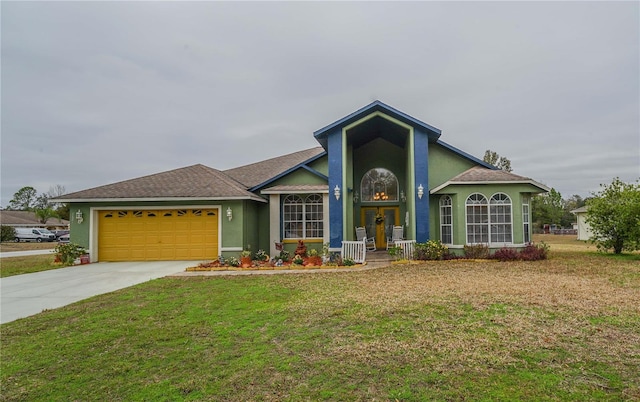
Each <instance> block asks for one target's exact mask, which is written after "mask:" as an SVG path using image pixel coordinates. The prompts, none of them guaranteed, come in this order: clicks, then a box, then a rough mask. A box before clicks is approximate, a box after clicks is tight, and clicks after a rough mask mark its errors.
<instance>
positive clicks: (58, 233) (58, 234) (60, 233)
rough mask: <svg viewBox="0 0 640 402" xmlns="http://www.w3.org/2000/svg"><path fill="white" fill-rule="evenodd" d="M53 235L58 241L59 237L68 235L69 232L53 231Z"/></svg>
mask: <svg viewBox="0 0 640 402" xmlns="http://www.w3.org/2000/svg"><path fill="white" fill-rule="evenodd" d="M53 234H55V235H56V239H60V236H63V235H68V234H69V231H68V230H54V231H53Z"/></svg>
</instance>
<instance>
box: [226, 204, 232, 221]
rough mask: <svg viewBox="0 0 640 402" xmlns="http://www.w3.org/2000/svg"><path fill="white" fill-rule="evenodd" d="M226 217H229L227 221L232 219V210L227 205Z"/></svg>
mask: <svg viewBox="0 0 640 402" xmlns="http://www.w3.org/2000/svg"><path fill="white" fill-rule="evenodd" d="M227 218H228V219H229V222H231V219H233V211H232V210H231V207H227Z"/></svg>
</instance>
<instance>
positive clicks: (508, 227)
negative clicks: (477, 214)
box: [489, 193, 513, 244]
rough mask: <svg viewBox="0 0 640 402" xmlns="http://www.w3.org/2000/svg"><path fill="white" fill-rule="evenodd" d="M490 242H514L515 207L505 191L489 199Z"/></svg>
mask: <svg viewBox="0 0 640 402" xmlns="http://www.w3.org/2000/svg"><path fill="white" fill-rule="evenodd" d="M489 243H503V244H513V208H512V202H511V197H509V196H508V195H507V194H505V193H495V194H493V195H492V196H491V198H490V199H489Z"/></svg>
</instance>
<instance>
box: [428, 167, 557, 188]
mask: <svg viewBox="0 0 640 402" xmlns="http://www.w3.org/2000/svg"><path fill="white" fill-rule="evenodd" d="M461 184H462V185H464V184H530V185H532V186H534V187H537V188H539V189H540V190H542V192H547V191H549V190H550V189H549V188H548V187H547V186H545V185H544V184H542V183H538V182H537V181H535V180H533V179H530V178H528V177H524V176H519V175H517V174H513V173H510V172H506V171H504V170H501V169H489V168H486V167H484V166H474V167H472V168H470V169H467V170H465V171H464V172H462V173H460V174H459V175H457V176H455V177H453V178H452V179H451V180H449V181H447V182H446V183H443V184H441V185H440V186H438V187H436V188H434V189H432V190H431V191H430V192H431V194H434V193H437V192H438V191H440V190H442V189H444V188H445V187H448V186H451V185H461Z"/></svg>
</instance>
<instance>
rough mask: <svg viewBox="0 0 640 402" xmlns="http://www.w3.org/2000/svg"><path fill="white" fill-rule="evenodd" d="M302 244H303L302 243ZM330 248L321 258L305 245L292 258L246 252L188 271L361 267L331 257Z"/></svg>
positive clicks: (260, 251) (300, 246) (284, 255)
mask: <svg viewBox="0 0 640 402" xmlns="http://www.w3.org/2000/svg"><path fill="white" fill-rule="evenodd" d="M301 243H302V242H301ZM327 250H328V246H325V250H323V256H324V257H323V256H320V255H319V254H318V252H317V251H316V250H310V251H309V253H307V250H306V247H304V245H303V244H301V245H299V248H298V249H297V250H296V254H295V255H294V256H293V257H291V255H290V254H289V252H287V251H282V252H281V253H280V255H279V256H278V257H274V258H269V255H267V254H266V252H265V251H264V250H258V251H257V252H256V253H255V254H254V255H252V254H251V252H249V251H247V250H245V251H243V252H242V253H240V258H236V257H228V258H224V257H222V256H221V257H218V259H217V260H215V261H210V262H202V263H200V264H198V265H197V266H195V267H189V268H187V269H186V271H188V272H198V271H254V270H294V269H322V268H324V269H331V268H345V267H346V268H351V267H357V266H361V265H362V264H358V265H356V264H355V263H354V262H353V261H352V260H350V259H348V258H345V259H344V260H343V259H342V258H341V257H340V255H339V254H333V255H330V254H329V253H328V252H327Z"/></svg>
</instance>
